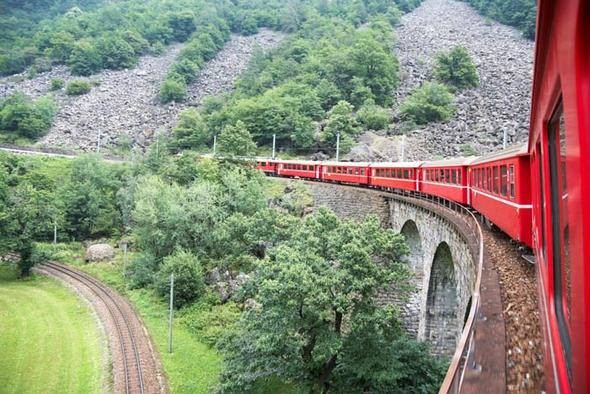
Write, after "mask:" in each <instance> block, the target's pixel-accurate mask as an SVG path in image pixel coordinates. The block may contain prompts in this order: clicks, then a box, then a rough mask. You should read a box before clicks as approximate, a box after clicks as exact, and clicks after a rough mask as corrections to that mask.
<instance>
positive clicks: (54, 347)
mask: <svg viewBox="0 0 590 394" xmlns="http://www.w3.org/2000/svg"><path fill="white" fill-rule="evenodd" d="M102 347H103V346H102V344H101V335H100V333H99V330H98V327H97V325H96V321H95V320H94V317H93V316H92V312H91V311H90V309H89V307H88V305H87V304H85V303H84V301H82V300H80V299H79V298H78V297H76V296H74V294H73V292H72V291H71V290H70V289H68V288H66V287H64V286H62V285H61V284H59V283H57V282H56V281H54V280H53V279H49V278H46V277H43V276H40V275H35V274H33V275H32V276H31V277H30V278H27V279H24V280H22V279H19V278H18V276H17V270H16V268H15V267H14V266H11V265H7V264H0V349H1V350H0V354H1V356H0V391H1V392H3V393H98V392H101V391H102V389H103V387H104V386H106V384H107V382H108V379H109V378H108V368H107V367H106V363H105V359H104V358H103V354H102V351H101V349H102Z"/></svg>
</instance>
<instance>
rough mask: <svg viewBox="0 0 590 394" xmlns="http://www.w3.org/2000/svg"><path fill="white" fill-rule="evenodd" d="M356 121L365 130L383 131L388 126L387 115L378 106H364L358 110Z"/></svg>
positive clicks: (383, 109) (385, 111) (384, 110)
mask: <svg viewBox="0 0 590 394" xmlns="http://www.w3.org/2000/svg"><path fill="white" fill-rule="evenodd" d="M357 120H358V121H359V123H360V124H362V125H363V126H364V127H365V128H366V129H369V130H383V129H385V128H386V127H387V125H388V124H389V113H388V112H387V110H386V109H385V108H382V107H379V106H378V105H374V104H365V105H363V106H362V107H361V109H359V111H358V113H357Z"/></svg>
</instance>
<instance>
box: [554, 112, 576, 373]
mask: <svg viewBox="0 0 590 394" xmlns="http://www.w3.org/2000/svg"><path fill="white" fill-rule="evenodd" d="M548 129H549V170H550V182H551V213H552V224H551V226H552V238H553V239H552V245H553V259H552V260H553V288H554V289H555V314H556V316H557V323H558V326H559V334H560V336H561V340H562V342H563V348H564V351H565V356H566V359H567V362H568V373H569V374H570V378H571V370H570V366H571V340H570V329H571V311H572V310H571V301H572V296H571V254H570V235H569V217H568V201H569V195H568V185H567V167H566V159H567V156H566V154H567V139H566V129H565V119H564V116H563V109H562V107H561V105H560V106H559V107H558V108H557V110H556V111H555V114H554V115H553V117H552V118H551V120H550V123H549V128H548Z"/></svg>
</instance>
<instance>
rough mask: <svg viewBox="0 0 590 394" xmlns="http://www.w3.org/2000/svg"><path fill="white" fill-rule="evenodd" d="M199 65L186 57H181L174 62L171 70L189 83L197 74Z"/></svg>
mask: <svg viewBox="0 0 590 394" xmlns="http://www.w3.org/2000/svg"><path fill="white" fill-rule="evenodd" d="M199 68H200V65H199V64H198V63H195V62H193V61H191V60H188V59H181V60H180V61H178V62H176V63H174V65H173V66H172V69H171V72H172V73H176V74H179V75H182V76H183V77H184V80H185V81H186V83H191V82H192V81H193V80H194V79H195V77H196V76H197V71H199Z"/></svg>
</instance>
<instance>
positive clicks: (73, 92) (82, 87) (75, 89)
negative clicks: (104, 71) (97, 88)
mask: <svg viewBox="0 0 590 394" xmlns="http://www.w3.org/2000/svg"><path fill="white" fill-rule="evenodd" d="M90 89H91V86H90V83H88V82H86V81H82V80H80V79H77V80H74V81H72V82H70V83H68V86H67V87H66V94H68V95H70V96H79V95H81V94H86V93H88V92H90Z"/></svg>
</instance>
